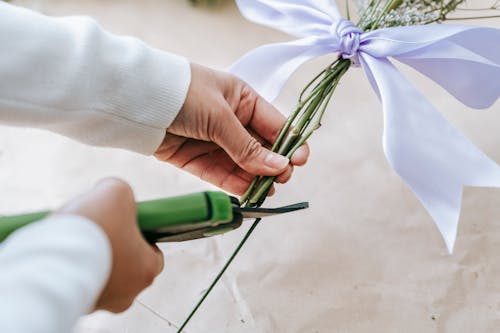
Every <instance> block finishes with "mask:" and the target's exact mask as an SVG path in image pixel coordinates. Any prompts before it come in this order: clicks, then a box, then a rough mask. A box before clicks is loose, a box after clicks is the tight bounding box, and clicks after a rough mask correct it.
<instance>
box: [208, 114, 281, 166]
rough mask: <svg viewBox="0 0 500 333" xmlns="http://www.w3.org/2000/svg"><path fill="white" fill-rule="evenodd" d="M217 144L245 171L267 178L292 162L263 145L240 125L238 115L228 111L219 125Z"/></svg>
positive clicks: (216, 136) (216, 137) (216, 135)
mask: <svg viewBox="0 0 500 333" xmlns="http://www.w3.org/2000/svg"><path fill="white" fill-rule="evenodd" d="M216 133H217V134H215V142H216V143H217V144H218V145H220V146H221V147H222V148H223V149H224V150H225V151H226V152H227V153H228V155H229V156H231V158H232V159H233V161H235V162H236V164H238V165H239V166H240V167H241V168H242V169H243V170H245V171H247V172H249V173H252V174H256V175H265V176H275V175H279V174H280V173H282V172H283V171H284V170H285V168H286V167H287V165H288V164H289V163H290V161H289V160H288V159H287V158H286V157H283V156H281V155H279V154H276V153H273V152H271V151H270V150H268V149H266V148H265V147H263V146H262V144H261V143H260V142H259V141H258V140H257V139H256V138H254V137H253V136H251V135H250V133H248V131H247V130H246V129H245V127H243V125H242V124H241V123H240V121H239V119H238V118H237V117H236V115H235V114H234V113H233V112H232V111H231V110H230V109H228V112H226V114H225V116H224V119H223V121H222V122H221V123H220V124H218V128H217V130H216Z"/></svg>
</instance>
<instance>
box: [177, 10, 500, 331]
mask: <svg viewBox="0 0 500 333" xmlns="http://www.w3.org/2000/svg"><path fill="white" fill-rule="evenodd" d="M465 1H466V0H357V1H356V4H357V6H358V9H359V12H360V15H359V17H360V18H359V21H358V23H357V26H358V27H359V28H361V30H363V31H370V30H376V29H380V28H384V27H393V26H404V25H416V24H429V23H440V22H443V21H445V20H447V19H449V18H448V15H449V14H450V13H453V12H454V11H456V10H457V9H459V6H460V5H462V4H463V3H465ZM346 7H347V11H348V15H347V18H348V19H350V14H349V3H348V1H347V0H346ZM499 9H500V0H496V1H495V2H494V3H493V4H492V5H491V6H490V7H487V8H474V9H469V10H475V11H476V10H477V11H479V10H499ZM465 10H467V9H465ZM491 17H500V16H496V15H493V16H478V17H463V18H461V19H471V18H491ZM351 65H352V63H351V60H350V59H344V58H342V56H339V57H338V58H337V59H336V60H335V61H334V62H333V63H331V64H330V65H329V66H328V67H326V68H325V69H324V70H322V71H321V72H320V73H319V74H318V75H317V76H316V77H315V78H314V79H312V80H311V81H310V82H309V83H308V84H307V85H306V87H305V88H304V89H303V90H302V92H301V93H300V95H299V100H298V103H297V106H296V108H295V110H294V112H292V114H291V115H290V116H289V118H288V119H287V121H286V123H285V125H284V126H283V128H282V129H281V131H280V133H279V135H278V138H277V139H276V142H274V144H273V146H272V148H271V150H272V151H273V152H277V153H279V154H281V155H283V156H286V157H288V158H291V157H292V155H293V154H294V153H295V151H296V150H297V149H298V148H300V147H301V146H302V145H303V144H304V143H305V142H306V141H307V140H308V139H309V138H310V137H311V135H312V134H313V133H314V131H316V130H317V129H319V128H320V127H321V120H322V119H323V115H324V114H325V111H326V110H327V107H328V104H329V103H330V100H331V98H332V95H333V93H334V91H335V89H336V88H337V86H338V84H339V82H340V80H341V78H342V77H343V76H344V74H345V73H346V72H347V71H348V70H349V68H350V67H351ZM274 180H275V177H270V176H257V177H255V178H254V179H253V181H252V183H251V184H250V186H249V187H248V189H247V191H246V193H245V194H244V195H243V196H242V197H241V199H240V203H241V205H244V206H245V207H260V206H261V205H262V204H263V202H264V200H265V199H266V197H267V195H268V193H269V190H270V189H271V187H272V185H273V183H274ZM259 222H260V219H256V220H255V222H254V223H253V224H252V226H251V227H250V228H249V229H248V231H247V233H246V234H245V236H244V237H243V239H242V240H241V241H240V243H239V244H238V246H237V247H236V249H235V250H234V252H233V253H232V254H231V256H230V258H229V259H228V260H227V262H226V263H225V265H224V266H223V268H222V269H221V270H220V272H219V273H218V274H217V276H216V277H215V279H214V280H213V281H212V283H211V284H210V286H209V287H208V288H207V289H206V291H205V292H204V294H203V296H202V297H201V299H200V300H199V301H198V303H197V304H196V305H195V307H194V308H193V310H192V311H191V313H190V314H189V316H188V317H187V318H186V320H185V321H184V322H183V324H182V325H181V326H180V328H179V329H178V331H177V332H178V333H180V332H182V330H183V329H184V328H185V327H186V325H187V324H188V323H189V321H190V320H191V318H192V317H193V316H194V314H195V313H196V311H197V310H198V309H199V307H200V306H201V304H202V303H203V301H204V300H205V299H206V297H207V296H208V295H209V294H210V292H211V291H212V289H213V288H214V287H215V285H216V284H217V283H218V281H219V280H220V278H221V277H222V276H223V274H224V272H225V271H226V269H227V268H228V267H229V266H230V265H231V263H232V261H233V260H234V258H235V257H236V256H237V255H238V253H239V251H240V250H241V248H242V247H243V245H244V244H245V243H246V241H247V240H248V239H249V238H250V236H251V234H252V233H253V232H254V230H255V228H256V227H257V225H258V224H259Z"/></svg>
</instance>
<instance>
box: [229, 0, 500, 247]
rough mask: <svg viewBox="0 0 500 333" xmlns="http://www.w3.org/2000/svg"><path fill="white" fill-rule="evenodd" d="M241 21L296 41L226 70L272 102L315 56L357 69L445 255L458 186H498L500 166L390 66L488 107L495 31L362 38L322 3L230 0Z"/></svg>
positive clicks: (394, 159)
mask: <svg viewBox="0 0 500 333" xmlns="http://www.w3.org/2000/svg"><path fill="white" fill-rule="evenodd" d="M237 3H238V6H239V9H240V11H241V13H242V14H243V16H245V17H246V18H247V19H249V20H250V21H253V22H255V23H259V24H263V25H266V26H270V27H273V28H276V29H279V30H282V31H284V32H287V33H289V34H292V35H295V36H297V37H301V39H298V40H294V41H291V42H287V43H277V44H270V45H264V46H262V47H259V48H257V49H255V50H253V51H251V52H250V53H248V54H246V55H245V56H243V58H241V59H240V60H239V61H238V62H236V63H235V64H234V65H233V66H232V67H231V69H230V71H231V72H232V73H234V74H235V75H237V76H239V77H241V78H243V79H244V80H245V81H247V82H248V83H249V84H250V85H251V86H252V87H254V88H255V89H256V90H257V91H258V92H259V93H260V94H261V95H262V96H263V97H264V98H266V99H268V100H273V99H275V98H276V97H277V95H278V94H279V92H280V91H281V89H282V87H283V85H284V84H285V82H286V81H287V80H288V78H289V77H290V76H291V75H292V73H293V72H294V71H295V70H296V69H297V68H298V67H299V66H300V65H302V64H303V63H304V62H306V61H307V60H310V59H312V58H314V57H317V56H320V55H324V54H329V53H339V54H341V55H342V57H344V58H350V59H351V61H352V62H353V63H354V64H359V65H360V66H361V67H362V68H363V69H364V71H365V73H366V76H367V77H368V80H369V81H370V83H371V85H372V87H373V89H374V90H375V92H376V93H377V95H378V97H379V99H380V100H381V103H382V106H383V113H384V134H383V145H384V152H385V155H386V157H387V160H388V161H389V163H390V165H391V166H392V168H393V169H394V170H395V171H396V173H397V174H398V175H399V176H400V177H401V178H402V179H403V180H404V181H405V182H406V183H407V184H408V186H409V187H410V188H411V189H412V190H413V192H414V193H415V195H416V196H417V197H418V199H419V200H420V201H421V202H422V204H423V205H424V207H425V208H426V209H427V211H428V212H429V214H430V215H431V216H432V218H433V219H434V221H435V223H436V225H437V227H438V228H439V230H440V232H441V234H442V235H443V238H444V240H445V243H446V246H447V248H448V250H449V251H450V253H451V252H452V250H453V245H454V243H455V239H456V233H457V226H458V220H459V215H460V206H461V199H462V190H463V186H483V187H500V167H499V166H498V164H497V163H495V162H494V161H493V160H491V159H490V158H488V157H487V156H486V155H485V154H484V153H483V152H482V151H480V150H479V149H478V148H477V147H476V146H475V145H474V144H473V143H471V142H470V141H469V140H468V139H467V138H466V137H464V136H463V135H462V134H461V133H460V132H459V131H458V130H457V129H455V128H454V127H453V126H452V125H451V124H450V123H449V122H448V121H447V120H446V119H445V118H444V117H443V116H442V115H441V114H440V113H439V112H438V111H437V110H436V109H435V108H434V107H433V106H432V105H431V104H430V102H429V101H427V99H426V98H425V97H424V96H423V95H422V94H421V93H420V92H419V91H418V90H416V89H415V87H414V86H413V85H412V84H411V83H410V82H409V81H408V80H407V79H406V78H405V77H404V76H403V75H402V74H401V73H400V72H399V71H398V70H397V68H396V67H395V66H394V65H393V64H392V63H391V62H390V61H389V59H388V57H392V58H394V59H396V60H398V61H400V62H402V63H404V64H406V65H409V66H411V67H413V68H414V69H416V70H417V71H419V72H420V73H422V74H424V75H426V76H427V77H429V78H430V79H432V80H434V81H435V82H436V83H438V84H439V85H440V86H442V87H443V88H444V89H446V90H447V91H448V92H449V93H450V94H452V95H453V96H454V97H455V98H456V99H458V100H459V101H460V102H462V103H463V104H465V105H467V106H469V107H472V108H476V109H481V108H487V107H490V106H491V105H493V103H495V102H496V100H497V99H498V98H499V97H500V42H499V41H500V29H494V28H485V27H474V26H461V25H441V24H431V25H419V26H405V27H394V28H384V29H379V30H375V31H370V32H366V33H365V32H363V31H361V30H360V29H359V28H357V27H356V26H355V25H354V24H353V23H352V22H349V21H348V20H346V19H343V18H342V17H341V16H340V14H339V11H338V9H337V7H336V5H335V4H334V2H333V1H330V0H237Z"/></svg>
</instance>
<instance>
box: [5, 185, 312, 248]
mask: <svg viewBox="0 0 500 333" xmlns="http://www.w3.org/2000/svg"><path fill="white" fill-rule="evenodd" d="M308 207H309V203H307V202H302V203H298V204H294V205H289V206H284V207H280V208H246V207H240V203H239V201H238V199H237V198H235V197H231V196H229V195H227V194H225V193H223V192H199V193H194V194H188V195H183V196H178V197H173V198H165V199H158V200H152V201H144V202H140V203H138V204H137V220H138V224H139V228H140V229H141V231H142V233H143V235H144V237H145V238H146V239H147V240H148V242H150V243H157V242H180V241H186V240H192V239H198V238H203V237H210V236H215V235H220V234H223V233H225V232H228V231H231V230H234V229H237V228H238V227H239V226H241V224H242V223H243V219H245V218H262V217H265V216H271V215H277V214H283V213H289V212H293V211H296V210H301V209H305V208H308ZM49 214H50V212H48V211H46V212H38V213H31V214H23V215H15V216H1V217H0V242H2V241H3V240H4V239H5V238H7V236H9V235H10V234H11V233H12V232H14V231H16V230H17V229H19V228H22V227H24V226H26V225H27V224H30V223H32V222H35V221H38V220H40V219H43V218H44V217H46V216H47V215H49Z"/></svg>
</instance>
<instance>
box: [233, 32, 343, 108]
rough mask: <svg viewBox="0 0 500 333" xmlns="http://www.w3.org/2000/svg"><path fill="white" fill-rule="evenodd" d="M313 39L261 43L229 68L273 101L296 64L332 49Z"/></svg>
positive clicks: (294, 69)
mask: <svg viewBox="0 0 500 333" xmlns="http://www.w3.org/2000/svg"><path fill="white" fill-rule="evenodd" d="M316 41H317V39H316V38H304V39H299V40H295V41H291V42H288V43H277V44H268V45H264V46H261V47H259V48H257V49H255V50H253V51H250V52H249V53H247V54H246V55H244V56H243V57H242V58H241V59H239V60H238V61H237V62H236V63H235V64H233V65H232V66H231V67H230V68H229V71H230V72H231V73H233V74H234V75H236V76H238V77H240V78H241V79H243V80H244V81H246V82H247V83H248V84H249V85H250V86H251V87H252V88H254V89H255V90H256V91H257V92H258V93H259V94H260V95H261V96H262V97H264V98H265V99H266V100H268V101H273V100H274V99H276V97H278V95H279V93H280V91H281V89H282V88H283V86H284V85H285V83H286V81H287V80H288V78H289V77H290V76H291V75H292V74H293V73H294V72H295V71H296V70H297V68H299V67H300V65H302V64H303V63H305V62H306V61H308V60H310V59H313V58H315V57H318V56H320V55H323V54H326V53H329V52H334V51H332V47H331V46H325V45H317V44H316Z"/></svg>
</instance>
